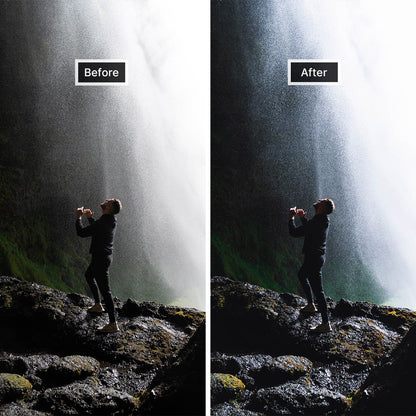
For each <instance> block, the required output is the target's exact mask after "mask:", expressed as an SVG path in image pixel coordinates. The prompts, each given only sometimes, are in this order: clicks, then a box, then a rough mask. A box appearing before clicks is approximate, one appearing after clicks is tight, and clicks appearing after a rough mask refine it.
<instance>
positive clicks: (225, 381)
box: [211, 373, 246, 393]
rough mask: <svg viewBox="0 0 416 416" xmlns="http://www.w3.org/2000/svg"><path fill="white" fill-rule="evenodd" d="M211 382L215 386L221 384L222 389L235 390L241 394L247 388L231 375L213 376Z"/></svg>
mask: <svg viewBox="0 0 416 416" xmlns="http://www.w3.org/2000/svg"><path fill="white" fill-rule="evenodd" d="M211 381H212V382H213V383H215V384H220V385H221V386H222V387H224V388H226V389H231V390H235V391H236V392H238V393H241V392H242V391H243V390H244V389H245V388H246V386H245V385H244V383H243V382H242V381H241V380H240V379H239V378H237V377H235V376H233V375H231V374H223V373H214V374H211Z"/></svg>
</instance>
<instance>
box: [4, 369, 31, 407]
mask: <svg viewBox="0 0 416 416" xmlns="http://www.w3.org/2000/svg"><path fill="white" fill-rule="evenodd" d="M31 390H32V384H30V382H29V381H28V380H26V379H25V378H24V377H22V376H20V375H19V374H10V373H0V403H7V402H11V401H13V400H16V399H21V398H23V397H25V396H27V395H28V394H29V393H30V391H31Z"/></svg>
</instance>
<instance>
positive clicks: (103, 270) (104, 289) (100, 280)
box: [95, 256, 116, 322]
mask: <svg viewBox="0 0 416 416" xmlns="http://www.w3.org/2000/svg"><path fill="white" fill-rule="evenodd" d="M97 263H98V264H97V268H96V270H95V280H96V281H97V284H98V287H99V288H100V292H101V294H102V296H103V298H104V303H105V306H106V309H107V313H108V318H109V321H110V322H116V316H115V308H114V301H113V295H112V293H111V289H110V273H109V269H110V264H111V257H110V256H108V257H104V258H103V259H100V261H99V262H97Z"/></svg>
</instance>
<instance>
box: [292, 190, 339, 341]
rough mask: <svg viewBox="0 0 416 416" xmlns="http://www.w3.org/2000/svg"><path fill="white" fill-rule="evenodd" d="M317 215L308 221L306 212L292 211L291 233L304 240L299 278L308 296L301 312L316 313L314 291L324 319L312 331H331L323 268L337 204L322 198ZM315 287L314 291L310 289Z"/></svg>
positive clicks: (317, 204) (293, 209)
mask: <svg viewBox="0 0 416 416" xmlns="http://www.w3.org/2000/svg"><path fill="white" fill-rule="evenodd" d="M313 206H314V208H315V216H314V217H313V218H312V219H311V220H309V221H308V220H307V219H306V212H305V211H304V210H303V209H296V207H294V208H291V209H290V211H289V233H290V235H291V236H293V237H305V240H304V244H303V249H302V253H303V254H304V260H303V264H302V267H301V268H300V270H299V273H298V276H299V280H300V282H301V284H302V288H303V290H304V292H305V294H306V299H307V301H308V304H307V305H306V306H305V307H304V308H302V309H301V312H303V313H314V312H317V309H316V307H315V304H314V303H313V299H312V291H313V293H314V295H315V297H316V299H317V301H318V308H319V312H320V313H321V316H322V323H321V324H320V325H318V326H316V327H314V328H311V331H312V332H315V333H322V332H331V331H332V328H331V324H330V322H329V319H328V307H327V304H326V298H325V293H324V289H323V286H322V266H323V265H324V263H325V252H326V238H327V236H328V228H329V218H328V215H329V214H331V213H332V212H333V211H334V209H335V205H334V202H333V201H332V199H330V198H327V199H320V200H319V201H317V202H315V203H314V204H313ZM295 215H298V216H299V218H300V219H301V221H302V225H301V226H299V227H296V226H295ZM311 288H312V289H311Z"/></svg>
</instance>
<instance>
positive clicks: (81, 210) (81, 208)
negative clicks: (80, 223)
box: [77, 207, 84, 220]
mask: <svg viewBox="0 0 416 416" xmlns="http://www.w3.org/2000/svg"><path fill="white" fill-rule="evenodd" d="M83 213H84V207H80V208H77V220H80V219H81V218H82V214H83Z"/></svg>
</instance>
